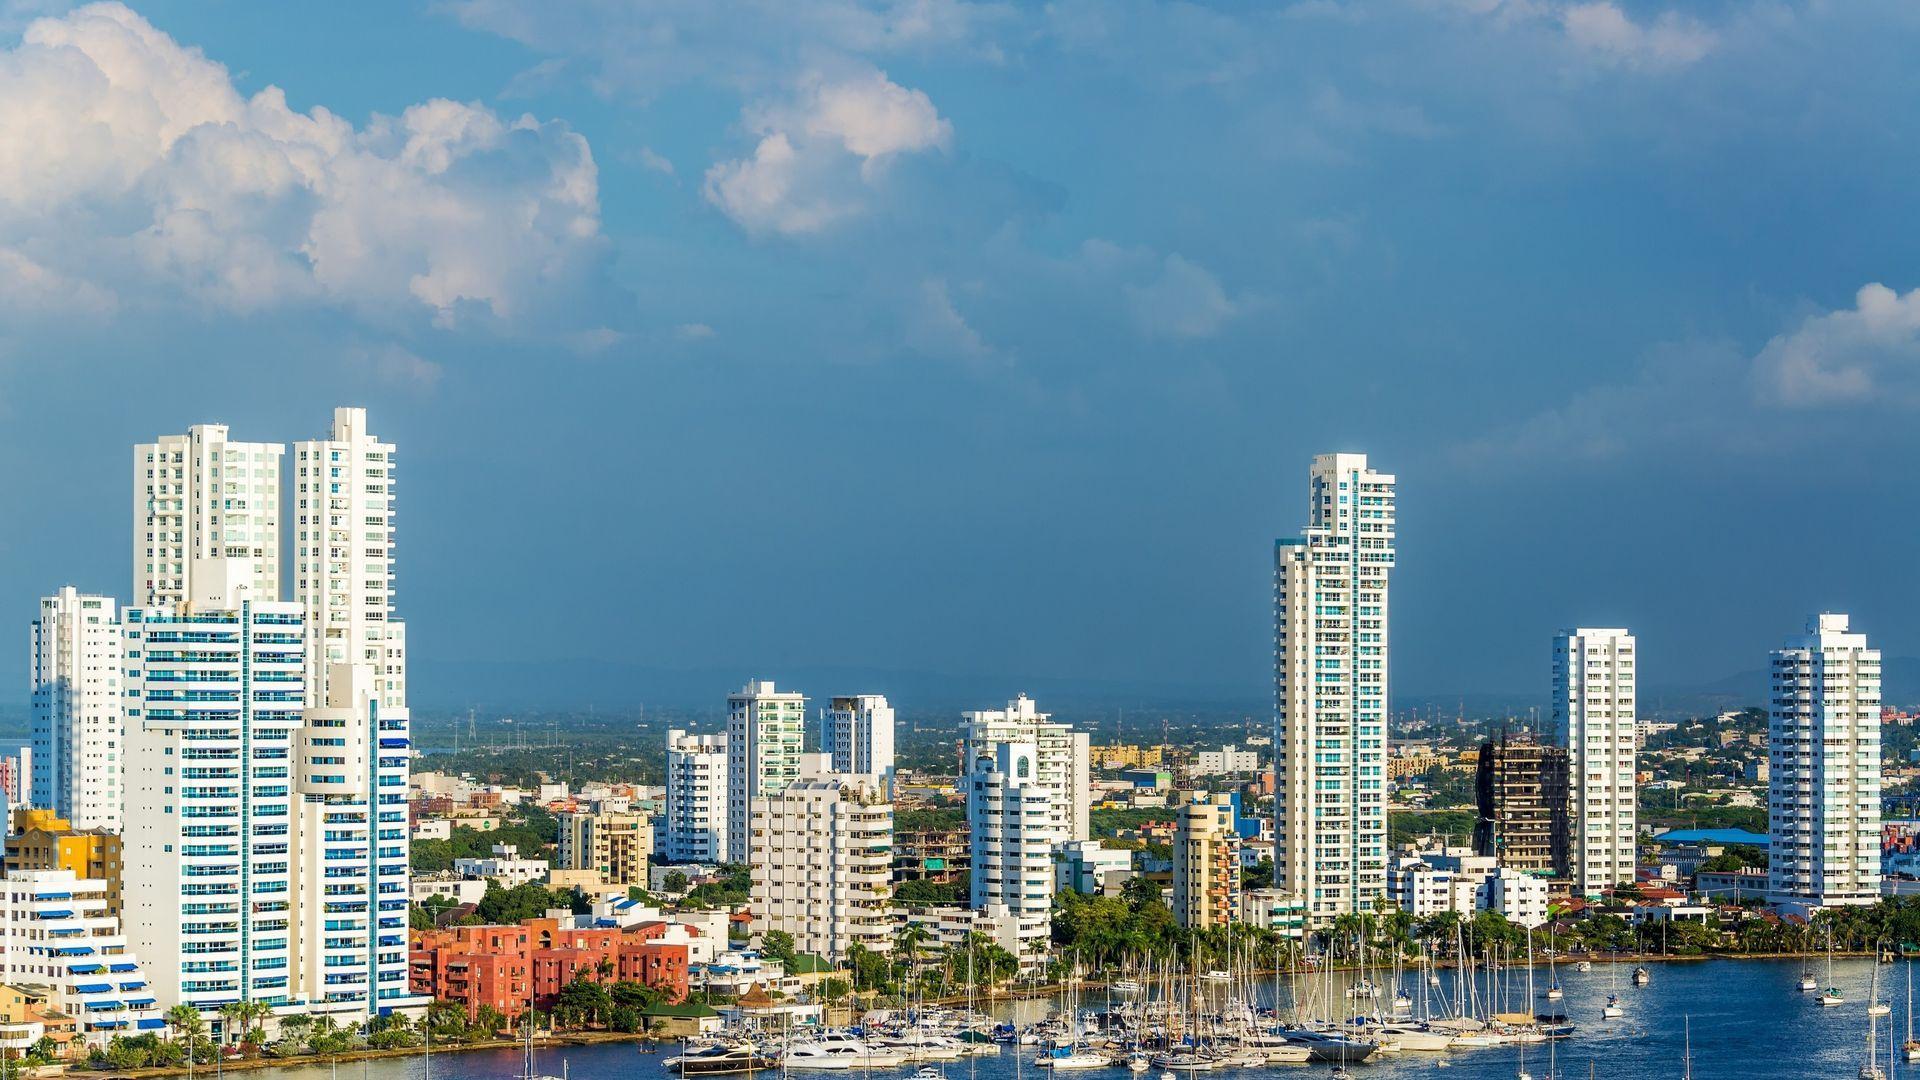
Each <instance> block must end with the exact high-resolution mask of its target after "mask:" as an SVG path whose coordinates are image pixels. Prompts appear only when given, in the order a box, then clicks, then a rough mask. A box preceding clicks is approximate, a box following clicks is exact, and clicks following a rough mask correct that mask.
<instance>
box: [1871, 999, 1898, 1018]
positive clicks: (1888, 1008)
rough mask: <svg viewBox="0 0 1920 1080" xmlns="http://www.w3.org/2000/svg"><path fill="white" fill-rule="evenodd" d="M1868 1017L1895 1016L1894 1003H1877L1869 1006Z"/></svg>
mask: <svg viewBox="0 0 1920 1080" xmlns="http://www.w3.org/2000/svg"><path fill="white" fill-rule="evenodd" d="M1867 1015H1868V1016H1891V1015H1893V1003H1892V1002H1890V1001H1876V1002H1874V1003H1873V1004H1871V1005H1869V1006H1867Z"/></svg>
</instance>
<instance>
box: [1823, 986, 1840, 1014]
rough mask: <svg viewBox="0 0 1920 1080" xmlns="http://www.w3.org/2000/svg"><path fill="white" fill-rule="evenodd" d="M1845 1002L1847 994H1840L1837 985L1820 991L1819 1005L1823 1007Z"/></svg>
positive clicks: (1828, 1007)
mask: <svg viewBox="0 0 1920 1080" xmlns="http://www.w3.org/2000/svg"><path fill="white" fill-rule="evenodd" d="M1846 1003H1847V996H1846V995H1845V994H1842V993H1841V992H1840V988H1839V987H1837V986H1829V987H1827V988H1826V989H1825V990H1822V991H1820V1007H1821V1008H1823V1009H1830V1008H1832V1007H1834V1006H1835V1005H1845V1004H1846Z"/></svg>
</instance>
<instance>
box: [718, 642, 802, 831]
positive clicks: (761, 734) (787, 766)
mask: <svg viewBox="0 0 1920 1080" xmlns="http://www.w3.org/2000/svg"><path fill="white" fill-rule="evenodd" d="M806 724H807V699H806V698H805V697H804V696H802V695H800V694H793V693H784V694H783V693H781V692H779V691H778V690H776V689H775V688H774V685H773V683H772V682H771V681H769V680H762V679H755V680H753V681H752V682H749V683H747V685H746V686H745V687H744V688H742V689H741V690H740V692H739V693H736V694H730V695H728V696H727V861H728V862H731V863H744V862H746V861H747V860H748V859H749V858H750V857H751V856H752V854H753V849H752V845H751V844H750V843H749V842H748V841H749V839H750V838H749V836H748V833H747V818H748V815H749V814H750V813H751V811H752V807H753V800H755V799H758V798H762V797H764V796H768V795H777V794H779V793H780V791H781V790H782V789H783V788H785V787H786V786H787V785H788V784H791V783H793V782H794V781H795V780H798V779H800V753H801V740H802V738H803V737H804V735H805V732H806Z"/></svg>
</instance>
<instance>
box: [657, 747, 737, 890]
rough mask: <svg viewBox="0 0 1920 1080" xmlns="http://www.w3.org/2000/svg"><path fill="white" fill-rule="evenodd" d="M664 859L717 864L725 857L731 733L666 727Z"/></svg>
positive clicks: (662, 849)
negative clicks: (698, 731)
mask: <svg viewBox="0 0 1920 1080" xmlns="http://www.w3.org/2000/svg"><path fill="white" fill-rule="evenodd" d="M660 851H661V855H662V857H663V858H665V859H666V860H667V861H668V862H672V863H717V862H724V861H726V858H727V736H726V735H725V734H724V733H722V734H719V735H689V734H688V733H686V732H685V731H682V730H680V729H678V728H675V729H673V730H671V731H669V732H667V824H666V829H665V834H664V836H663V838H662V840H661V844H660Z"/></svg>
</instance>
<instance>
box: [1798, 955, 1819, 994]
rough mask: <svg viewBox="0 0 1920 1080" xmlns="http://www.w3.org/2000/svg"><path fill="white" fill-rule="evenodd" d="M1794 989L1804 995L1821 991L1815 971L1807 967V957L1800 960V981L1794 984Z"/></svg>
mask: <svg viewBox="0 0 1920 1080" xmlns="http://www.w3.org/2000/svg"><path fill="white" fill-rule="evenodd" d="M1794 988H1795V989H1797V990H1799V991H1800V992H1801V993H1803V994H1811V993H1813V992H1814V991H1815V990H1818V989H1820V983H1819V982H1818V981H1816V980H1815V979H1814V977H1813V969H1812V968H1810V967H1808V966H1807V958H1806V957H1805V956H1802V957H1801V958H1800V981H1799V982H1798V983H1795V984H1794Z"/></svg>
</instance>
